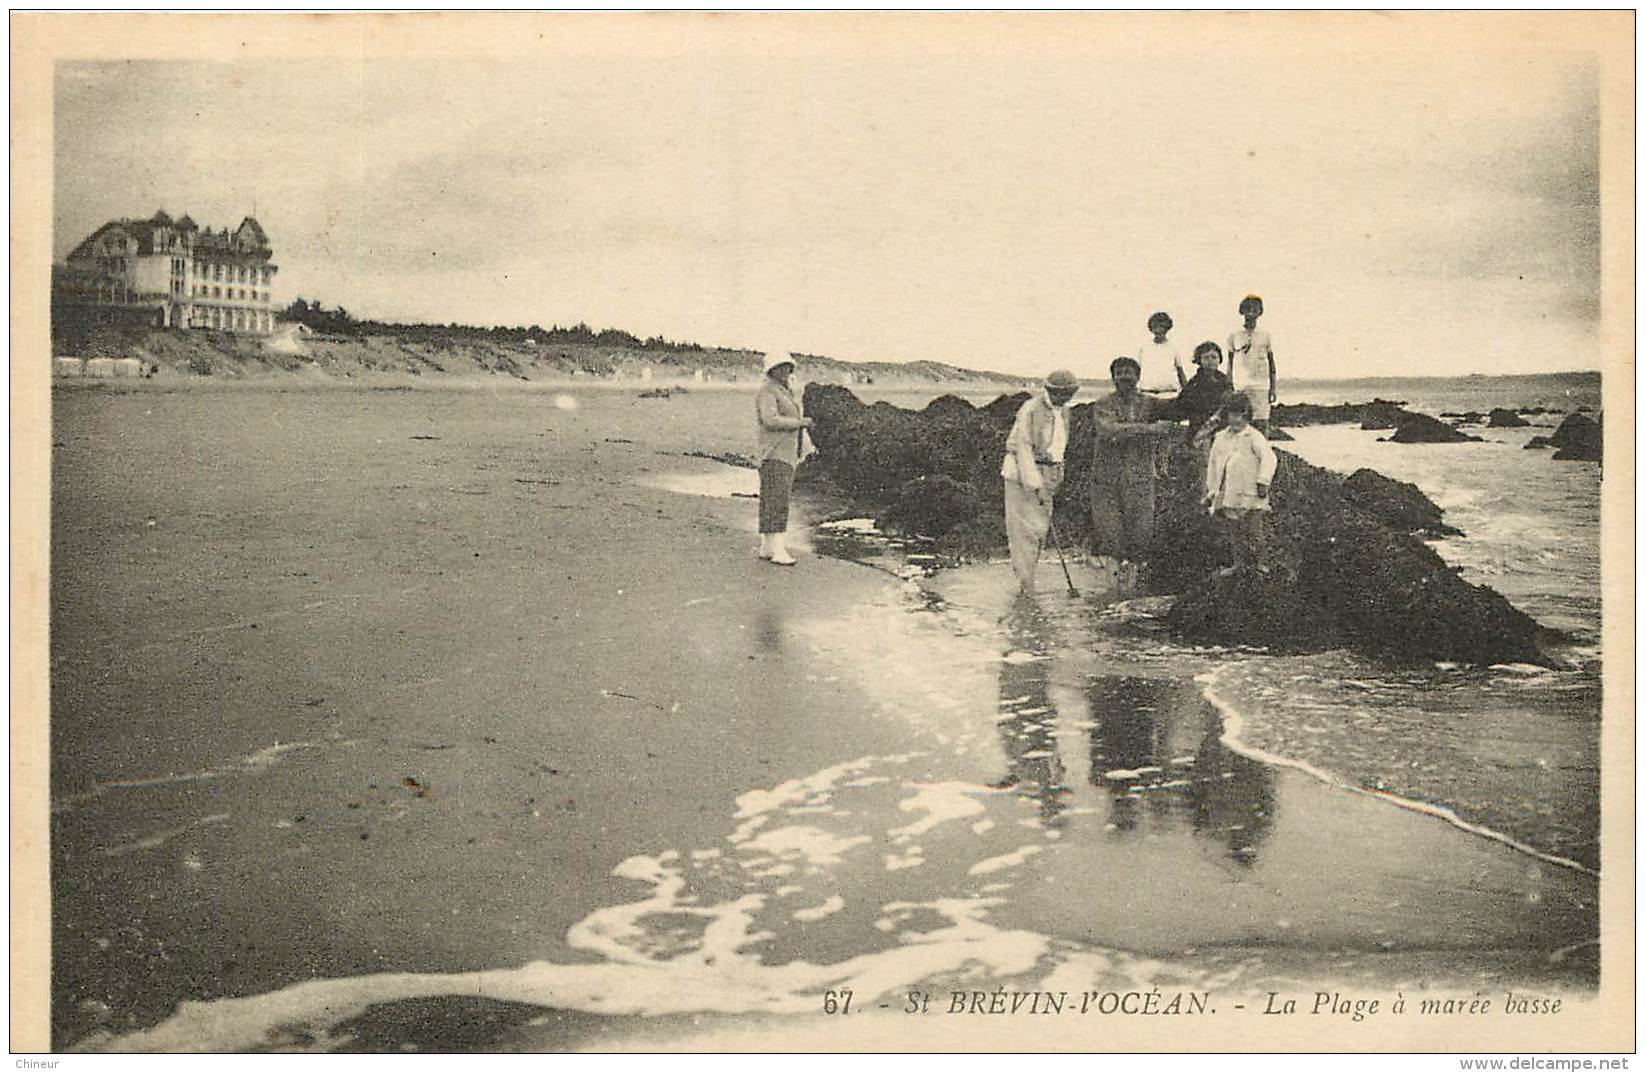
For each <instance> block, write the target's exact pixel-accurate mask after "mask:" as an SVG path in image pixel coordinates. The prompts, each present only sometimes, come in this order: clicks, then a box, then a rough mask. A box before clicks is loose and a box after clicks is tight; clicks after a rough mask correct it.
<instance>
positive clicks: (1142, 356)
mask: <svg viewBox="0 0 1645 1073" xmlns="http://www.w3.org/2000/svg"><path fill="white" fill-rule="evenodd" d="M1171 326H1172V325H1171V314H1169V313H1167V312H1165V311H1164V310H1161V311H1160V312H1158V313H1155V314H1154V315H1153V316H1151V317H1149V318H1148V340H1147V341H1146V342H1144V343H1143V344H1142V346H1141V347H1140V348H1138V350H1137V361H1138V363H1139V364H1141V365H1142V380H1141V382H1140V383H1141V388H1142V390H1143V391H1146V392H1148V393H1149V394H1150V395H1170V394H1174V393H1175V392H1177V391H1179V390H1180V389H1182V388H1183V387H1185V386H1186V385H1187V383H1188V373H1187V372H1186V371H1185V370H1184V369H1183V367H1182V351H1180V350H1178V349H1177V344H1175V343H1173V342H1171V341H1170V340H1169V339H1167V338H1166V336H1167V335H1169V334H1170V333H1171Z"/></svg>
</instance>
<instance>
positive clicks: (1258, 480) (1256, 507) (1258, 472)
mask: <svg viewBox="0 0 1645 1073" xmlns="http://www.w3.org/2000/svg"><path fill="white" fill-rule="evenodd" d="M1222 417H1223V422H1224V424H1225V426H1226V427H1224V428H1223V430H1222V431H1221V432H1218V433H1217V438H1216V439H1214V440H1212V441H1211V456H1210V458H1209V459H1208V460H1207V461H1206V465H1205V505H1206V506H1207V507H1209V508H1210V510H1211V513H1212V514H1213V515H1216V516H1218V517H1220V518H1222V519H1223V521H1224V522H1226V523H1227V526H1228V539H1229V543H1230V544H1232V545H1233V551H1234V569H1236V570H1240V569H1250V570H1255V571H1256V572H1257V573H1259V574H1266V573H1268V514H1269V512H1270V511H1272V510H1273V509H1274V508H1273V505H1272V504H1271V503H1270V502H1269V500H1268V489H1269V486H1271V485H1272V484H1273V482H1274V471H1275V470H1276V469H1277V468H1278V466H1279V458H1278V456H1276V455H1275V454H1274V449H1273V448H1272V447H1270V446H1268V440H1267V438H1266V437H1264V436H1263V434H1262V433H1260V432H1258V431H1257V430H1256V428H1255V427H1254V426H1253V425H1252V424H1251V400H1250V398H1249V397H1247V396H1245V395H1242V394H1236V395H1234V396H1232V397H1231V398H1230V399H1229V400H1228V405H1226V406H1224V407H1223V410H1222Z"/></svg>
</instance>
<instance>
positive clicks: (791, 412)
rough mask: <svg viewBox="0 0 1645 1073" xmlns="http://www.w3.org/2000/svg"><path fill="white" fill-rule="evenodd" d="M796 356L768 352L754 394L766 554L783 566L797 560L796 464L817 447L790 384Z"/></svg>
mask: <svg viewBox="0 0 1645 1073" xmlns="http://www.w3.org/2000/svg"><path fill="white" fill-rule="evenodd" d="M794 366H795V363H794V356H793V355H792V354H790V353H789V352H788V351H786V350H771V351H767V352H766V355H765V363H764V372H765V376H764V377H763V378H762V379H761V381H760V390H759V393H758V394H757V395H755V397H754V413H755V417H756V425H757V427H756V429H755V438H756V450H755V458H756V459H757V460H758V461H759V464H760V558H762V559H765V560H766V561H768V562H772V563H776V564H777V565H778V566H793V565H794V557H793V556H792V555H790V554H788V546H787V545H786V543H784V540H783V537H784V536H785V535H786V534H787V532H788V497H789V493H790V492H791V491H792V490H793V487H794V470H795V469H796V468H798V467H799V464H800V460H801V459H803V458H804V457H805V456H806V455H808V454H810V453H811V450H810V445H809V444H808V443H806V438H807V437H806V434H805V430H806V429H808V428H810V427H811V424H812V422H811V418H809V417H806V416H805V414H804V411H803V410H802V409H801V408H800V403H799V400H798V399H796V398H795V397H794V390H793V388H792V387H791V386H790V385H789V378H790V377H792V376H793V375H794Z"/></svg>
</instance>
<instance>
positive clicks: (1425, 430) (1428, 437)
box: [1388, 413, 1483, 443]
mask: <svg viewBox="0 0 1645 1073" xmlns="http://www.w3.org/2000/svg"><path fill="white" fill-rule="evenodd" d="M1388 442H1389V443H1481V442H1483V441H1482V440H1480V438H1479V437H1478V436H1470V435H1468V434H1467V433H1466V432H1458V431H1457V430H1456V429H1454V428H1452V427H1451V426H1450V425H1447V424H1446V423H1445V422H1443V421H1441V420H1439V419H1438V418H1433V417H1429V416H1428V415H1427V414H1413V413H1407V414H1406V415H1405V416H1404V417H1402V418H1400V420H1399V425H1398V426H1397V427H1396V428H1395V429H1394V434H1393V435H1392V436H1390V437H1388Z"/></svg>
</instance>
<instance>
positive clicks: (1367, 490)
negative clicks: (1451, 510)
mask: <svg viewBox="0 0 1645 1073" xmlns="http://www.w3.org/2000/svg"><path fill="white" fill-rule="evenodd" d="M1342 494H1343V496H1344V498H1346V499H1347V500H1348V502H1350V503H1352V504H1353V505H1354V506H1356V507H1359V508H1360V509H1361V510H1363V511H1365V512H1367V513H1369V514H1373V515H1375V516H1376V517H1378V518H1380V519H1381V520H1382V522H1383V524H1385V525H1389V526H1392V527H1393V528H1395V529H1398V530H1399V531H1400V532H1402V533H1413V534H1416V535H1419V536H1429V537H1446V536H1462V535H1463V534H1462V530H1460V529H1458V528H1456V527H1455V526H1450V525H1446V524H1445V522H1444V517H1445V512H1444V511H1442V510H1440V509H1439V507H1438V506H1437V505H1435V503H1434V501H1433V500H1431V499H1429V498H1428V497H1427V496H1425V495H1423V494H1422V489H1420V488H1418V487H1417V486H1416V485H1414V484H1410V483H1408V482H1406V481H1396V480H1394V479H1393V478H1392V477H1384V476H1383V475H1382V474H1380V473H1378V472H1377V471H1376V470H1374V469H1357V470H1355V471H1354V472H1353V474H1352V475H1351V476H1350V477H1349V478H1348V479H1347V480H1346V481H1343V482H1342Z"/></svg>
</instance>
